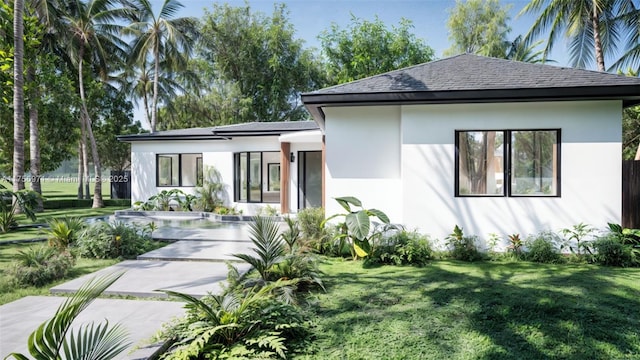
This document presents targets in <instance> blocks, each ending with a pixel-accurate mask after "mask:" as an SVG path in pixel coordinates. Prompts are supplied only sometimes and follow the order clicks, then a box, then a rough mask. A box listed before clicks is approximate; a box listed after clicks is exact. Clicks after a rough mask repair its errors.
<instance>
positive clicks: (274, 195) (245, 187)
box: [234, 152, 280, 203]
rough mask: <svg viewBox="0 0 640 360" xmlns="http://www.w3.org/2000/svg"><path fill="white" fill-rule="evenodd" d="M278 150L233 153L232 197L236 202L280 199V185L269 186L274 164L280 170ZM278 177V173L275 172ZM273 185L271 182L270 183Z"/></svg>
mask: <svg viewBox="0 0 640 360" xmlns="http://www.w3.org/2000/svg"><path fill="white" fill-rule="evenodd" d="M279 156H280V154H279V153H278V152H242V153H237V154H234V168H235V171H234V174H235V179H234V198H235V201H238V202H260V203H262V202H265V203H266V202H273V203H277V202H279V201H280V186H279V184H278V186H270V183H269V181H270V179H271V178H275V176H276V174H275V173H274V171H275V168H276V165H277V168H278V171H280V166H279V165H280V157H279ZM277 176H278V179H279V176H280V174H279V173H278V174H277ZM272 185H273V184H272Z"/></svg>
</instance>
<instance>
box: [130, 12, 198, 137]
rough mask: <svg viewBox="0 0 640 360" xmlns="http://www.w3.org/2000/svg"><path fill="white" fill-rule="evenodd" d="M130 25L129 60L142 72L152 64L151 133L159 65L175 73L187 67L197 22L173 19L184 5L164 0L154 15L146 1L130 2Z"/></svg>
mask: <svg viewBox="0 0 640 360" xmlns="http://www.w3.org/2000/svg"><path fill="white" fill-rule="evenodd" d="M129 4H130V5H131V7H132V8H133V9H135V11H133V12H132V14H133V16H132V17H131V21H132V22H131V24H130V25H129V26H127V27H126V28H125V31H124V32H125V34H129V35H133V36H135V37H136V38H135V40H134V41H133V46H132V52H131V59H132V62H134V63H137V64H138V66H139V67H140V68H141V69H143V70H144V69H146V63H147V61H148V59H149V58H150V59H151V61H152V62H153V64H152V69H150V71H151V74H152V75H153V90H152V91H151V94H152V98H151V119H150V122H149V126H150V127H151V132H154V131H156V126H157V122H158V99H159V96H160V74H161V71H162V70H163V69H161V64H164V65H165V66H164V68H165V69H170V70H176V69H184V68H186V67H187V60H188V58H189V56H190V55H191V52H192V44H193V38H194V37H195V29H196V20H195V19H194V18H191V17H182V18H173V17H174V16H175V15H176V13H177V12H178V10H180V8H182V7H183V5H182V4H181V3H180V2H179V1H178V0H165V1H164V3H163V4H162V8H161V9H160V12H159V13H158V14H157V15H156V14H154V12H153V8H152V6H151V3H150V1H149V0H131V1H130V3H129ZM140 64H142V66H141V65H140Z"/></svg>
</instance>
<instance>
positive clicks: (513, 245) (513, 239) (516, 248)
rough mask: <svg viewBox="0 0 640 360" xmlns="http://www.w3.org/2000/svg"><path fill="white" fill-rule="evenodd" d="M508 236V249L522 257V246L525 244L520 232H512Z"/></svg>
mask: <svg viewBox="0 0 640 360" xmlns="http://www.w3.org/2000/svg"><path fill="white" fill-rule="evenodd" d="M508 238H509V245H507V250H508V251H509V252H511V253H512V254H513V255H515V257H516V258H520V257H521V256H522V247H523V246H524V242H523V241H522V238H520V234H511V235H509V236H508Z"/></svg>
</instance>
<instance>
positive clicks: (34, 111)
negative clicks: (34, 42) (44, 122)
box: [27, 64, 43, 212]
mask: <svg viewBox="0 0 640 360" xmlns="http://www.w3.org/2000/svg"><path fill="white" fill-rule="evenodd" d="M27 81H28V83H29V84H30V85H31V89H30V96H29V98H30V102H29V155H30V160H31V161H30V164H31V165H30V166H31V167H30V172H31V190H33V191H35V192H37V193H38V194H40V195H42V186H41V185H42V184H41V183H40V139H39V129H38V99H39V98H40V90H39V88H38V85H37V84H36V68H35V65H34V64H30V65H29V67H28V69H27ZM36 201H37V203H36V207H35V209H34V210H35V211H36V212H40V211H42V209H43V206H42V198H41V197H39V198H38V199H37V200H36Z"/></svg>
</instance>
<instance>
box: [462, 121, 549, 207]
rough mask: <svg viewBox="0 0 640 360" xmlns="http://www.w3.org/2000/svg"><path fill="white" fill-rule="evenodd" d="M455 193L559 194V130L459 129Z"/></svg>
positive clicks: (497, 194) (465, 194)
mask: <svg viewBox="0 0 640 360" xmlns="http://www.w3.org/2000/svg"><path fill="white" fill-rule="evenodd" d="M455 194H456V196H560V130H557V129H553V130H497V131H496V130H470V131H456V182H455Z"/></svg>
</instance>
